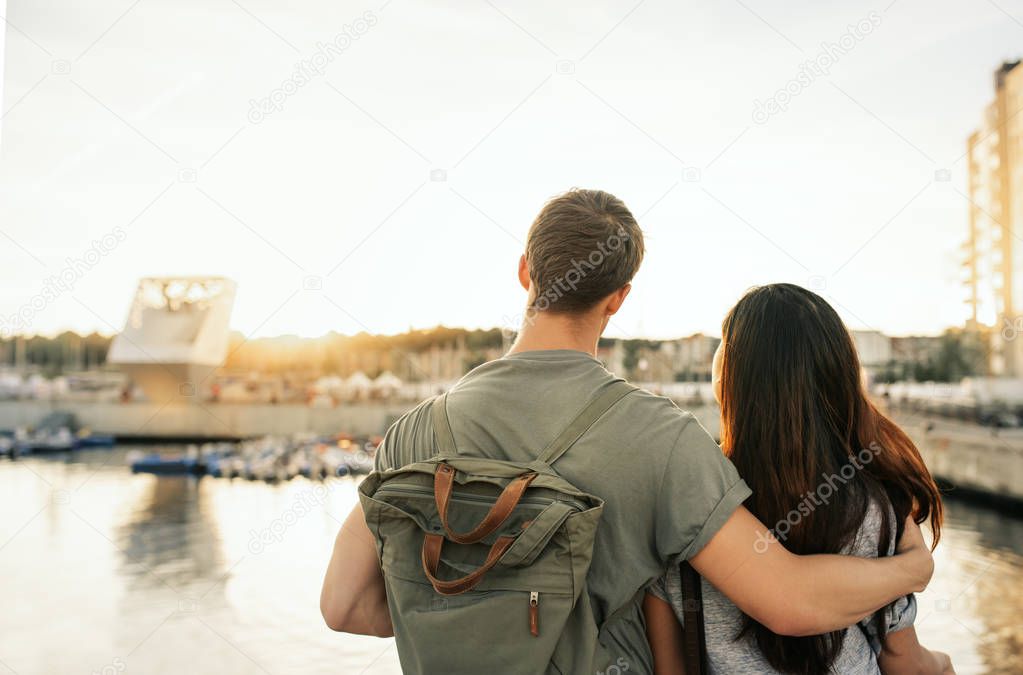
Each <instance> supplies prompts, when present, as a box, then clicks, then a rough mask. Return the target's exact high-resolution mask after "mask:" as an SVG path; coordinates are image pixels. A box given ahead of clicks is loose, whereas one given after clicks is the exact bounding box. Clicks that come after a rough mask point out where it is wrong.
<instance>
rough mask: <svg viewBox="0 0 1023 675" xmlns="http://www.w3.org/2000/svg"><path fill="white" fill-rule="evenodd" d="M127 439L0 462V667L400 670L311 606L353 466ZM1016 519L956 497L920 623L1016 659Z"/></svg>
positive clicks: (1020, 539) (1014, 668)
mask: <svg viewBox="0 0 1023 675" xmlns="http://www.w3.org/2000/svg"><path fill="white" fill-rule="evenodd" d="M126 451H127V448H126V449H117V450H113V451H104V450H99V451H92V452H84V453H80V454H76V455H69V456H63V457H55V458H52V459H26V460H20V461H18V462H9V461H6V460H5V461H0V507H2V513H3V514H4V517H3V519H0V598H2V600H3V607H4V611H3V612H0V673H2V672H6V671H5V670H4V668H5V667H6V668H7V669H8V670H11V671H13V672H16V673H20V674H21V675H29V674H32V673H75V672H80V673H92V672H103V673H117V672H145V673H181V672H190V673H207V672H209V673H252V672H266V673H274V674H283V673H299V672H300V673H321V672H322V673H327V672H338V671H339V670H340V671H344V672H350V673H359V672H366V673H397V672H399V669H398V664H397V657H396V655H395V652H394V649H393V643H392V642H391V641H389V640H376V639H373V638H359V637H354V636H345V635H338V634H335V633H332V632H330V631H329V630H327V629H326V628H325V627H324V626H323V625H322V622H321V621H320V618H319V612H318V600H319V586H320V581H321V579H322V574H323V570H324V567H325V565H326V560H327V557H328V555H329V553H330V548H331V546H332V545H333V539H334V535H335V534H336V532H337V529H338V527H339V525H340V521H341V519H343V517H344V515H345V514H347V512H348V510H349V509H350V508H351V506H352V505H353V504H354V503H355V500H356V493H355V483H354V482H352V481H348V480H343V481H333V482H330V483H327V484H318V483H310V482H307V481H303V480H295V481H291V482H289V483H286V484H282V485H276V486H270V485H265V484H262V483H251V482H247V481H241V480H233V481H229V480H220V479H210V478H203V479H198V480H197V479H194V478H178V477H162V478H156V477H153V476H147V475H132V474H131V473H130V472H129V471H128V470H127V469H126V468H125V464H124V455H125V452H126ZM1021 613H1023V521H1021V520H1018V519H1013V518H1010V517H1007V516H1004V515H1001V514H999V513H997V512H995V511H991V510H988V509H984V508H978V507H975V506H970V505H967V504H963V503H961V502H955V501H952V502H949V504H948V523H947V528H946V533H945V536H944V538H943V540H942V546H941V547H940V548H939V550H938V553H937V572H936V575H935V579H934V581H933V582H932V584H931V587H930V588H929V589H928V590H927V592H926V593H924V594H922V595H921V596H920V613H919V616H918V620H917V626H918V631H919V633H920V636H921V640H922V641H923V642H924V643H925V644H928V645H930V646H933V647H935V648H938V649H943V650H945V651H949V652H950V653H952V655H953V659H954V661H955V664H956V668H957V671H958V672H959V673H962V674H968V673H1021V672H1023V656H1021V654H1023V627H1021V621H1020V618H1019V617H1020V616H1021Z"/></svg>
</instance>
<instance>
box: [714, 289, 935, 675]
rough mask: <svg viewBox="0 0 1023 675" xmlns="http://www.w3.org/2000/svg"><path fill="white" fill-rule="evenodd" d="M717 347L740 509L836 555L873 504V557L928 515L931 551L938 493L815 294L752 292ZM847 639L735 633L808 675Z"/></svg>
mask: <svg viewBox="0 0 1023 675" xmlns="http://www.w3.org/2000/svg"><path fill="white" fill-rule="evenodd" d="M722 343H723V352H722V360H721V369H722V370H721V391H720V394H721V422H722V423H721V441H722V448H723V449H724V451H725V453H726V454H727V455H728V456H729V457H730V458H731V460H732V462H733V463H734V464H735V467H736V468H737V469H738V471H739V475H740V476H742V478H743V479H744V480H745V481H746V482H747V483H748V484H749V486H750V488H752V490H753V496H751V497H750V498H749V500H747V502H746V506H747V507H748V508H749V510H750V511H751V512H752V513H753V514H754V515H756V516H757V517H758V518H759V519H760V520H761V521H762V522H763V523H764V524H765V525H766V526H767V527H768V528H770V529H771V530H772V532H773V533H774V534H775V536H776V537H777V539H778V540H779V541H781V542H782V543H783V544H784V546H785V547H786V548H788V549H789V550H790V551H792V552H793V553H799V554H810V553H838V552H840V551H841V550H842V548H843V547H844V546H846V545H848V544H850V543H851V542H852V541H853V540H854V538H855V535H856V532H857V530H858V529H859V527H860V525H861V524H862V523H863V517H864V515H865V514H866V513H867V510H868V508H869V506H870V504H871V502H874V503H876V504H878V505H879V506H880V508H881V513H882V528H881V530H882V532H881V542H880V544H879V547H878V553H879V555H886V554H887V553H888V546H889V543H890V537H889V533H890V530H891V528H892V527H893V526H894V527H895V528H897V530H898V532H899V534H901V529H902V523H903V521H904V520H905V518H906V517H907V516H909V515H912V516H913V518H914V520H915V521H916V522H917V523H922V522H923V521H925V520H930V525H931V529H932V531H933V533H934V544H937V542H938V538H939V536H940V533H941V519H942V506H941V496H940V494H939V492H938V488H937V486H936V485H935V483H934V480H933V479H932V478H931V475H930V473H929V472H928V470H927V467H926V466H925V465H924V462H923V460H922V459H921V457H920V452H919V451H918V450H917V448H916V446H915V445H914V444H913V441H911V440H910V439H909V437H908V436H907V435H906V434H905V433H904V432H903V431H902V430H901V429H900V428H899V427H898V426H896V425H895V423H894V422H892V421H891V420H890V419H888V418H887V417H885V416H884V415H883V414H881V412H880V411H878V409H877V408H876V407H874V405H873V404H872V403H871V402H870V400H869V399H868V398H867V396H866V393H865V391H864V388H863V385H862V382H861V379H860V363H859V358H858V357H857V355H856V348H855V346H854V344H853V341H852V338H851V336H850V334H849V331H848V330H846V327H845V325H843V323H842V320H841V319H840V318H839V316H838V314H837V313H836V312H835V310H834V309H832V307H831V306H830V305H829V304H828V303H827V302H825V300H824V299H823V298H821V297H820V296H819V295H817V294H815V293H812V292H810V291H808V290H806V289H804V288H800V287H799V286H794V285H792V284H772V285H769V286H762V287H759V288H754V289H753V290H751V291H749V292H748V293H747V294H746V295H745V296H743V298H742V299H741V300H739V302H738V303H737V304H736V305H735V307H733V308H732V310H731V311H730V312H729V313H728V316H727V317H725V320H724V324H723V325H722ZM825 485H828V486H829V487H827V488H826V487H824V486H825ZM889 504H890V505H891V507H892V509H893V510H894V513H895V522H894V523H893V522H892V520H891V516H890V514H889V510H888V505H889ZM793 514H795V515H793ZM844 633H845V631H835V632H832V633H827V634H825V635H815V636H808V637H783V636H780V635H776V634H774V633H772V632H771V631H769V630H768V629H767V628H766V627H764V626H763V625H761V624H759V623H757V622H756V621H754V620H753V619H750V618H749V617H747V618H746V621H745V625H744V626H743V629H742V632H741V633H740V635H743V634H752V635H753V637H754V639H755V641H756V644H757V646H758V647H759V648H760V651H761V652H762V653H763V654H764V656H765V658H766V659H767V660H768V662H770V664H771V665H772V666H773V667H774V668H775V669H776V670H779V671H782V672H785V673H800V674H803V673H805V674H807V675H810V674H814V673H824V672H827V671H828V669H829V667H830V666H831V664H832V663H833V662H834V660H835V658H836V657H837V656H838V653H839V650H840V649H841V645H842V638H843V636H844Z"/></svg>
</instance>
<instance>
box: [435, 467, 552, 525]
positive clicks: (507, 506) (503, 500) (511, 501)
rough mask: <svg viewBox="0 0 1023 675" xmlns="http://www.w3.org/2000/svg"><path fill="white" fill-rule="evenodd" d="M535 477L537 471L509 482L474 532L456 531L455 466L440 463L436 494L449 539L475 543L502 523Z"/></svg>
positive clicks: (441, 518) (436, 478) (436, 474)
mask: <svg viewBox="0 0 1023 675" xmlns="http://www.w3.org/2000/svg"><path fill="white" fill-rule="evenodd" d="M534 478H536V474H535V473H527V474H523V475H521V476H519V477H518V478H516V479H514V480H513V481H511V482H510V483H508V485H506V486H505V488H504V490H503V491H502V492H501V496H500V497H498V498H497V501H496V502H494V505H493V506H492V507H490V511H489V512H488V513H487V515H486V516H485V517H484V518H483V520H482V521H480V524H479V525H477V526H476V527H475V528H474V529H473V530H472V531H471V532H466V533H464V534H458V533H457V532H454V531H452V529H451V527H450V526H449V525H448V502H449V501H450V499H451V491H452V489H453V488H454V485H455V470H454V468H452V467H451V466H450V465H448V464H443V463H442V464H440V465H438V466H437V472H436V473H435V474H434V476H433V496H434V499H436V501H437V514H438V515H439V516H440V522H441V524H442V525H443V526H444V532H446V533H447V535H448V539H450V540H451V541H453V542H455V543H456V544H475V543H477V542H479V541H480V540H482V539H483V538H484V537H486V536H487V535H489V534H490V533H491V532H493V531H494V530H496V529H497V528H499V527H501V525H502V524H503V523H504V521H505V520H507V519H508V516H510V515H511V513H512V511H514V510H515V507H516V506H518V503H519V500H520V499H522V494H523V493H524V492H525V491H526V488H527V487H529V484H530V483H532V482H533V479H534Z"/></svg>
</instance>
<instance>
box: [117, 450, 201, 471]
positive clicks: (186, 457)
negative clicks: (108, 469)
mask: <svg viewBox="0 0 1023 675" xmlns="http://www.w3.org/2000/svg"><path fill="white" fill-rule="evenodd" d="M128 462H129V463H130V464H131V471H132V473H153V474H157V475H161V476H168V475H169V476H183V475H197V474H199V473H201V472H202V465H201V464H200V463H199V458H198V456H196V455H195V454H192V453H182V454H176V453H172V454H161V453H158V452H153V453H150V454H143V453H141V452H133V453H130V454H129V455H128Z"/></svg>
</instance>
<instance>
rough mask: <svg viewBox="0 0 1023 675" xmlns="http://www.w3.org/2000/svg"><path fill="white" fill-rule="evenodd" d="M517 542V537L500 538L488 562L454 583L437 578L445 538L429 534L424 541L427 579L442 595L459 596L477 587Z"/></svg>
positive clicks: (491, 550)
mask: <svg viewBox="0 0 1023 675" xmlns="http://www.w3.org/2000/svg"><path fill="white" fill-rule="evenodd" d="M514 541H515V537H498V538H497V541H495V542H494V545H493V546H491V547H490V553H488V554H487V559H486V561H485V562H484V563H483V564H482V565H481V566H480V567H479V568H478V569H477V570H476V571H475V572H472V573H470V574H467V575H465V576H464V577H462V578H461V579H453V580H452V581H441V580H440V579H438V578H437V568H438V567H439V565H440V550H441V548H442V547H443V546H444V537H443V535H440V534H427V535H426V537H425V538H424V539H423V571H424V572H425V573H426V578H427V579H429V580H430V583H431V584H433V589H434V590H435V591H437V592H438V593H440V594H441V595H459V594H461V593H465V592H466V591H471V590H472V589H473V588H475V587H476V584H478V583H479V582H480V581H482V580H483V576H484V575H485V574H486V573H487V572H489V571H490V570H491V569H492V568H493V567H494V565H496V564H497V561H498V560H500V559H501V556H502V555H504V552H505V551H507V550H508V547H509V546H511V545H512V543H513V542H514Z"/></svg>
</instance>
